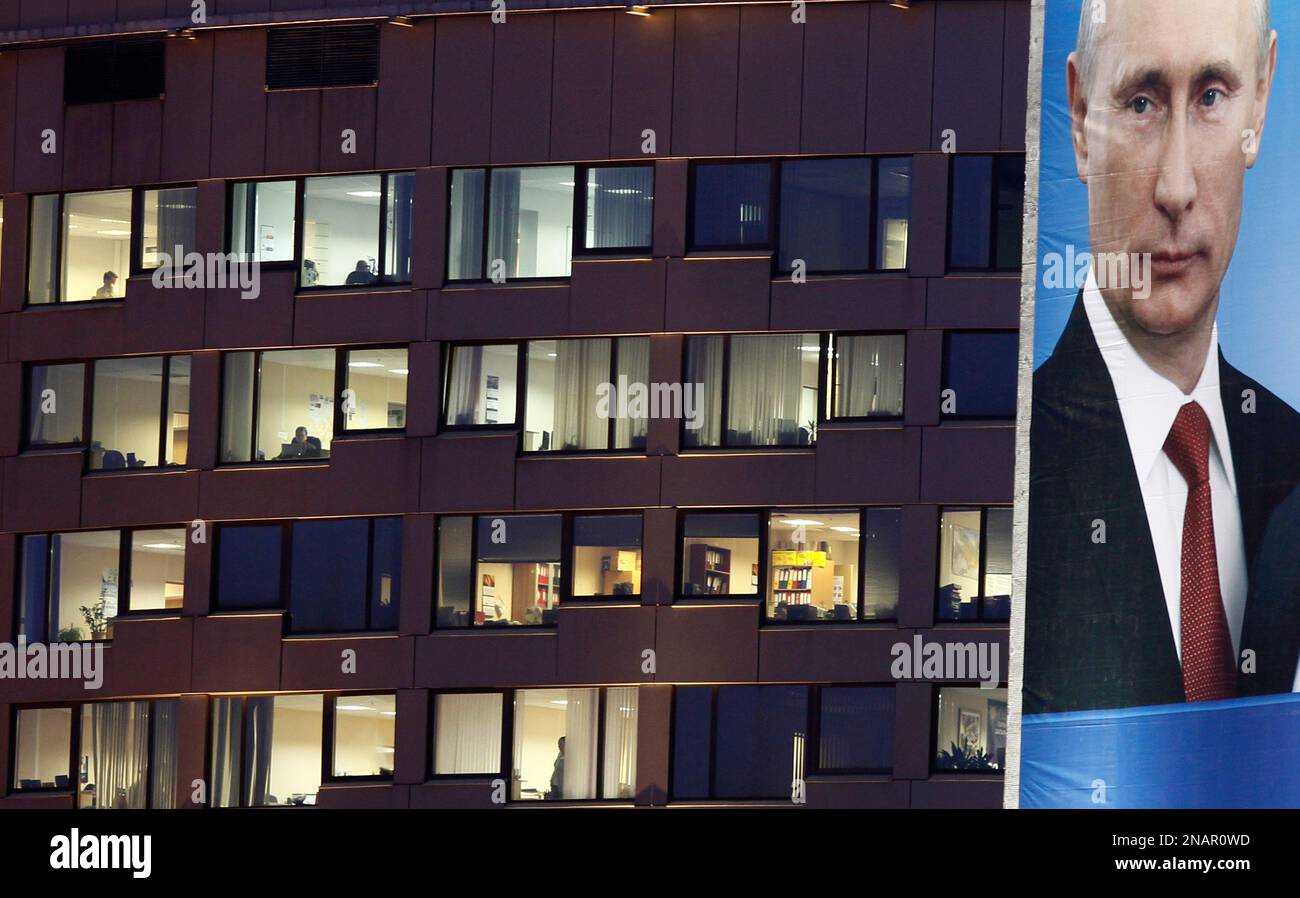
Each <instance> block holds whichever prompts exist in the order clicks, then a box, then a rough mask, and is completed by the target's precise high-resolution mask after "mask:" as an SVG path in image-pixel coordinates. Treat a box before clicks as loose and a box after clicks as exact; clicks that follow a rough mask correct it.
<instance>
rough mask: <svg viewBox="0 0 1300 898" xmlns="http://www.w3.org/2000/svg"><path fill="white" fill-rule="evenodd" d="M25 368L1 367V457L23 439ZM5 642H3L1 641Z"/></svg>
mask: <svg viewBox="0 0 1300 898" xmlns="http://www.w3.org/2000/svg"><path fill="white" fill-rule="evenodd" d="M25 400H26V397H25V396H23V366H22V365H20V364H18V363H17V362H10V363H8V364H4V365H0V457H4V456H10V455H17V454H18V446H19V443H20V442H21V440H22V438H23V428H24V427H26V426H27V425H26V423H25V422H24V421H23V405H24V402H25ZM0 641H3V640H0Z"/></svg>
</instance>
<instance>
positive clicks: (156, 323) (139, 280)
mask: <svg viewBox="0 0 1300 898" xmlns="http://www.w3.org/2000/svg"><path fill="white" fill-rule="evenodd" d="M171 283H178V282H176V281H172V282H171ZM205 294H206V291H204V290H198V289H186V288H181V287H179V286H177V287H168V288H166V289H162V290H160V289H158V288H156V287H154V285H153V281H152V279H151V278H149V277H135V278H128V279H127V282H126V302H124V303H123V304H122V313H123V315H124V316H125V319H126V320H125V323H124V329H123V334H122V349H123V351H124V352H133V353H134V352H177V351H184V350H189V349H198V348H200V347H201V346H203V305H204V298H205Z"/></svg>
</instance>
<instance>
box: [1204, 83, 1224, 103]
mask: <svg viewBox="0 0 1300 898" xmlns="http://www.w3.org/2000/svg"><path fill="white" fill-rule="evenodd" d="M1222 99H1223V91H1221V90H1219V89H1218V88H1217V87H1212V88H1210V89H1209V90H1207V91H1206V92H1205V93H1203V94H1201V105H1202V106H1214V105H1216V104H1217V103H1218V101H1220V100H1222Z"/></svg>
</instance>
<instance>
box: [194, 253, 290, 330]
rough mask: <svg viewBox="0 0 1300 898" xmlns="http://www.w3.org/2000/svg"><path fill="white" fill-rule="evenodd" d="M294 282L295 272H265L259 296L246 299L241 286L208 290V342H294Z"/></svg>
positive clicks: (205, 315)
mask: <svg viewBox="0 0 1300 898" xmlns="http://www.w3.org/2000/svg"><path fill="white" fill-rule="evenodd" d="M294 282H295V272H293V271H263V272H262V275H261V293H260V295H258V296H255V297H248V298H245V297H243V296H241V295H240V293H241V291H240V290H239V289H225V290H220V289H218V290H209V291H207V302H206V303H205V306H204V321H205V324H204V340H205V342H206V345H208V346H212V347H219V346H238V347H245V346H287V345H289V344H290V343H292V342H293V302H294V300H293V294H294Z"/></svg>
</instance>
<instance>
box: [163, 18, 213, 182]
mask: <svg viewBox="0 0 1300 898" xmlns="http://www.w3.org/2000/svg"><path fill="white" fill-rule="evenodd" d="M215 45H216V37H215V35H203V36H201V37H199V38H197V39H196V40H192V41H170V42H169V43H168V45H167V96H166V97H164V98H163V135H162V162H161V179H162V180H163V181H179V180H184V179H187V178H194V179H197V178H206V177H207V176H208V155H209V152H210V150H211V147H212V119H213V115H212V67H213V62H212V51H213V47H214V46H215Z"/></svg>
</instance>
